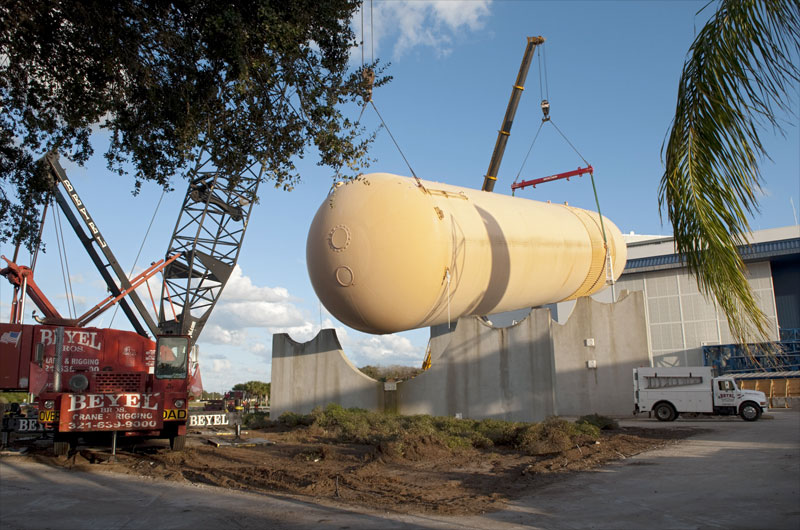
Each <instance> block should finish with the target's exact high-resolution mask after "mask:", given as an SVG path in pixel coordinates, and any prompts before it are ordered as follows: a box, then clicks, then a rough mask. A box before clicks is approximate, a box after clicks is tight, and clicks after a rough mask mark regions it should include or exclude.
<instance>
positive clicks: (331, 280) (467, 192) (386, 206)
mask: <svg viewBox="0 0 800 530" xmlns="http://www.w3.org/2000/svg"><path fill="white" fill-rule="evenodd" d="M603 228H604V229H605V235H606V240H607V242H608V250H609V255H610V262H611V269H612V274H613V277H614V279H615V280H616V279H617V278H618V277H619V275H620V274H621V273H622V269H623V268H624V267H625V260H626V256H627V251H626V247H625V242H624V241H623V239H622V234H621V233H620V231H619V229H618V228H617V227H616V226H615V225H614V224H613V223H612V222H611V221H609V220H608V219H607V218H603V222H602V226H601V221H600V216H599V215H598V214H597V213H595V212H590V211H587V210H582V209H579V208H574V207H571V206H567V205H561V204H550V203H544V202H539V201H532V200H529V199H522V198H518V197H510V196H508V195H500V194H496V193H489V192H484V191H480V190H473V189H469V188H462V187H458V186H451V185H448V184H441V183H437V182H429V181H425V180H417V179H414V178H408V177H402V176H398V175H390V174H387V173H373V174H370V175H364V176H362V177H360V178H358V179H357V180H354V181H350V182H347V183H339V184H338V185H337V186H335V187H334V189H333V190H332V191H331V193H330V194H329V196H328V197H327V199H326V200H325V202H323V204H322V205H321V206H320V208H319V210H318V211H317V214H316V215H315V216H314V220H313V221H312V223H311V228H310V229H309V232H308V240H307V242H306V262H307V264H308V273H309V276H310V278H311V284H312V285H313V287H314V291H316V293H317V296H318V297H319V299H320V301H321V302H322V304H323V305H324V306H325V308H326V309H327V310H328V311H330V312H331V314H332V315H334V316H335V317H336V318H338V319H339V320H340V321H342V322H343V323H345V324H346V325H348V326H350V327H352V328H355V329H358V330H361V331H364V332H367V333H376V334H383V333H394V332H397V331H404V330H408V329H415V328H420V327H426V326H432V325H436V324H442V323H446V322H449V321H455V320H456V319H457V318H459V317H462V316H467V315H489V314H492V313H499V312H503V311H510V310H514V309H520V308H523V307H533V306H539V305H542V304H547V303H551V302H559V301H563V300H571V299H574V298H578V297H580V296H586V295H590V294H593V293H595V292H597V291H599V290H601V289H603V288H604V287H605V286H606V284H607V279H608V276H607V272H606V263H607V261H606V252H605V246H604V238H603Z"/></svg>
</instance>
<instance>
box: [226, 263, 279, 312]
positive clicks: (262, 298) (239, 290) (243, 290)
mask: <svg viewBox="0 0 800 530" xmlns="http://www.w3.org/2000/svg"><path fill="white" fill-rule="evenodd" d="M221 299H224V300H225V301H226V302H242V301H259V302H273V303H274V302H286V301H288V300H289V291H288V290H286V289H285V288H283V287H256V286H255V285H253V282H252V280H250V278H249V277H248V276H245V275H244V274H243V273H242V268H241V267H240V266H239V265H236V266H235V267H234V268H233V272H232V273H231V276H230V278H228V283H227V284H225V290H224V291H223V295H222V297H221Z"/></svg>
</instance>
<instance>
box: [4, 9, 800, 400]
mask: <svg viewBox="0 0 800 530" xmlns="http://www.w3.org/2000/svg"><path fill="white" fill-rule="evenodd" d="M704 4H705V1H699V2H698V1H664V2H643V1H642V2H635V1H629V2H622V1H620V2H610V1H609V2H606V1H597V2H579V1H567V2H545V1H541V2H534V1H521V0H518V1H495V2H489V1H468V2H459V1H440V2H435V1H434V2H429V1H413V2H408V1H400V0H397V1H391V2H382V1H377V0H376V1H374V3H373V8H374V13H373V15H372V21H373V22H372V31H370V24H369V20H370V5H369V2H367V5H366V6H365V16H364V19H365V21H366V28H365V30H364V33H365V42H366V50H365V51H366V57H367V59H369V58H370V56H371V54H372V49H373V48H374V54H375V57H376V58H377V57H379V58H381V59H382V60H384V61H389V62H391V67H390V69H389V73H390V74H391V75H392V76H394V80H393V81H392V82H391V83H390V84H389V85H387V86H385V87H383V88H381V89H379V90H377V91H376V93H375V103H376V105H377V107H378V109H379V110H380V112H381V114H382V115H383V117H384V119H385V120H386V123H387V124H388V126H389V129H390V130H391V132H392V134H394V136H395V138H396V139H397V141H398V143H399V144H400V147H401V148H402V150H403V152H404V154H405V156H406V157H407V158H408V160H409V162H410V164H411V166H412V167H413V168H414V171H415V172H416V173H417V175H418V176H419V177H420V178H423V179H428V180H435V181H441V182H447V183H450V184H455V185H460V186H466V187H473V188H479V187H480V186H481V184H482V182H483V175H484V173H485V172H486V169H487V166H488V163H489V158H490V156H491V153H492V148H493V147H494V143H495V139H496V137H497V129H498V128H499V126H500V122H501V120H502V117H503V114H504V112H505V108H506V104H507V103H508V98H509V95H510V92H511V87H512V84H513V82H514V80H515V78H516V75H517V71H518V69H519V64H520V60H521V57H522V53H523V51H524V48H525V43H526V37H527V36H529V35H542V36H544V37H545V38H546V39H547V43H546V45H545V56H546V65H547V69H546V72H547V84H546V86H547V95H548V96H549V101H550V103H551V116H552V119H553V121H554V122H555V123H556V125H558V127H559V128H560V129H561V130H562V131H563V132H564V133H565V134H566V135H567V137H568V138H569V139H570V141H571V142H572V143H573V144H574V145H575V147H576V148H577V149H578V150H579V151H580V152H581V154H582V155H583V157H584V158H586V159H587V160H588V161H589V162H590V163H591V164H592V165H593V166H594V168H595V178H596V181H597V187H598V194H599V199H600V205H601V208H602V210H603V213H604V214H605V215H606V216H607V217H609V218H610V219H612V220H613V221H614V222H615V223H616V224H617V226H619V227H620V229H621V230H622V231H623V232H630V231H635V232H636V233H644V234H669V233H670V232H671V228H670V227H669V226H668V225H663V224H662V222H661V219H660V217H659V212H658V202H657V188H658V182H659V179H660V177H661V174H662V171H663V166H662V162H661V155H660V152H661V144H662V141H663V140H664V136H665V134H666V132H667V129H668V126H669V124H670V120H671V118H672V115H673V112H674V106H675V97H676V93H677V84H678V79H679V76H680V72H681V67H682V65H683V62H684V59H685V56H686V52H687V51H688V49H689V46H690V44H691V42H692V40H693V38H694V35H695V32H696V31H699V30H700V28H701V27H702V25H703V23H704V21H705V19H706V17H707V16H708V15H709V12H708V11H704V12H702V13H700V14H697V12H698V10H700V9H701V8H702V7H703V5H704ZM712 8H713V6H712ZM354 27H355V28H356V29H357V31H359V32H360V31H361V23H360V17H356V19H355V20H354ZM360 62H361V50H360V49H356V50H354V51H353V64H354V65H357V64H360ZM542 84H544V83H542ZM539 87H540V76H539V65H538V62H537V61H534V63H533V65H532V67H531V70H530V73H529V75H528V79H527V82H526V91H525V93H524V95H523V97H522V101H521V103H520V107H519V110H518V112H517V116H516V120H515V122H514V128H513V130H512V134H511V138H510V140H509V143H508V147H507V149H506V153H505V158H504V161H503V165H502V167H501V170H500V174H499V180H498V183H497V185H496V188H495V192H497V193H510V185H511V183H512V182H513V181H514V179H515V177H516V176H517V174H518V172H519V171H520V168H521V165H522V161H523V159H524V157H525V153H526V152H527V150H528V148H529V147H530V144H531V141H532V140H533V136H534V134H535V133H536V130H537V128H538V127H539V123H540V120H541V111H540V110H539V103H540V99H541V95H540V88H539ZM795 93H796V94H797V93H798V92H797V90H796V91H795ZM792 104H793V106H794V108H797V98H795V100H794V101H793V102H792ZM784 119H785V120H787V123H788V125H787V131H786V132H787V134H786V136H785V137H782V136H779V135H774V134H772V132H771V131H765V132H764V133H763V140H764V141H765V145H766V147H767V150H768V152H769V154H770V156H771V158H772V160H771V161H770V160H766V161H764V162H763V164H762V173H763V176H764V180H765V185H764V190H763V194H762V196H761V199H760V201H761V213H760V214H759V215H756V216H755V217H754V218H753V219H752V227H753V229H765V228H772V227H778V226H786V225H791V224H795V223H796V217H795V215H796V214H794V213H793V207H794V209H795V210H797V211H800V197H799V196H800V177H798V175H800V139H799V138H798V128H797V123H795V122H794V120H793V119H790V118H789V117H788V116H786V117H784ZM362 123H363V124H364V125H366V126H367V127H369V128H375V127H377V126H378V125H379V121H378V118H377V116H376V115H375V113H374V111H372V110H371V109H367V111H366V112H365V113H364V117H363V119H362ZM265 126H268V124H265ZM95 141H96V144H95V147H96V152H97V155H96V156H95V157H94V158H93V159H92V160H91V162H90V163H89V164H88V165H87V167H86V168H79V167H77V166H75V165H72V164H68V163H67V162H66V161H64V160H62V163H64V164H65V167H66V169H67V172H68V174H69V175H70V177H71V178H72V180H73V182H74V183H75V185H76V187H77V189H78V191H79V192H80V193H81V195H82V197H83V199H84V201H85V203H86V204H87V205H88V207H89V209H90V211H91V213H92V214H93V216H94V218H95V220H96V221H97V223H98V224H99V226H100V229H101V230H102V232H103V234H104V235H105V238H106V240H107V241H108V242H109V243H110V245H111V248H112V249H113V250H114V252H115V253H116V255H117V257H118V259H119V260H120V262H121V263H122V265H123V268H125V269H126V270H128V269H130V267H131V266H132V265H133V263H134V259H135V257H136V254H137V252H138V250H139V246H140V245H141V243H142V239H143V237H144V233H145V230H146V228H147V225H148V224H149V222H150V219H151V217H152V216H153V213H154V211H155V208H156V204H157V202H158V200H159V197H160V196H161V191H160V189H157V187H156V186H145V189H144V190H143V192H142V193H141V194H140V196H138V197H133V196H132V195H131V193H130V192H131V190H132V189H133V183H132V180H131V179H129V178H125V177H118V176H115V175H112V174H111V173H110V172H109V171H107V170H106V169H105V165H104V160H103V158H102V156H101V154H102V152H103V147H104V143H105V141H106V140H105V138H104V137H103V136H102V135H101V134H98V135H95ZM371 156H372V158H374V159H376V161H375V162H374V163H373V165H372V167H371V168H370V170H371V171H381V172H389V173H397V174H401V175H409V174H410V172H409V170H408V168H407V167H406V165H405V162H404V161H403V159H402V157H401V156H400V154H399V153H398V151H397V149H396V148H395V146H394V144H393V143H392V141H391V139H390V138H389V136H388V134H387V132H386V130H381V131H380V132H379V134H378V138H377V141H376V143H375V145H374V148H373V150H372V153H371ZM315 162H316V161H315V160H313V157H308V158H307V159H304V160H301V161H299V167H300V168H301V170H302V173H303V182H302V183H301V184H300V185H299V186H298V187H297V188H296V189H295V190H294V191H292V192H288V193H287V192H283V191H279V190H275V189H273V188H271V187H270V186H269V185H268V184H267V185H264V186H262V187H261V202H260V204H258V205H257V206H256V207H255V209H254V211H253V215H252V218H251V223H250V226H249V228H248V232H247V236H246V239H245V242H244V246H243V250H242V252H241V257H240V261H239V264H240V268H239V269H238V270H237V271H236V273H235V274H234V277H233V278H232V280H231V281H230V282H229V285H228V287H227V288H226V291H225V293H224V294H223V295H222V298H221V300H220V302H219V304H218V306H217V308H216V310H215V312H214V314H213V316H212V317H211V319H210V321H209V323H208V324H207V326H206V328H205V330H204V332H203V334H202V335H201V337H200V340H199V342H198V343H199V345H200V360H201V366H202V372H203V381H204V383H205V387H206V389H207V390H212V391H222V390H226V389H229V388H230V387H231V386H232V385H233V384H235V383H238V382H243V381H248V380H252V379H258V380H263V381H269V380H270V359H271V344H272V334H273V333H275V332H284V331H288V332H289V333H290V334H291V336H292V337H293V338H294V339H295V340H299V341H304V340H309V339H310V338H312V337H313V336H314V334H316V332H317V331H318V330H319V329H320V325H322V327H336V328H337V330H338V332H339V336H340V338H341V340H342V343H343V345H344V347H345V350H346V353H347V354H348V356H349V357H350V358H351V360H353V362H354V363H355V364H356V365H357V366H363V365H365V364H381V365H390V364H405V365H417V364H420V363H421V362H422V358H423V356H424V350H425V346H426V343H427V338H428V332H427V330H416V331H411V332H405V333H402V334H397V335H387V336H370V335H365V334H362V333H359V332H356V331H354V330H351V329H347V328H345V327H344V326H343V325H342V324H341V323H339V322H337V321H336V320H335V319H334V318H333V317H331V316H330V315H329V314H328V313H327V312H326V311H325V310H324V308H321V307H320V305H319V302H318V300H317V298H316V296H315V294H314V292H313V290H312V288H311V285H310V282H309V280H308V275H307V272H306V266H305V240H306V234H307V231H308V227H309V225H310V223H311V219H312V217H313V215H314V213H315V212H316V210H317V208H318V207H319V205H320V204H321V203H322V202H323V200H324V199H325V196H326V195H327V193H328V190H329V188H330V185H331V178H330V174H331V172H330V171H329V170H327V169H326V168H321V167H318V166H317V165H316V164H315ZM579 165H582V161H581V159H580V158H579V157H578V155H576V154H575V153H574V151H573V150H572V148H570V147H569V145H567V144H566V142H565V141H564V140H563V139H562V138H561V137H560V136H559V135H558V134H557V132H556V130H555V129H554V128H552V127H550V126H549V125H548V126H546V127H544V128H543V130H542V132H541V134H540V136H539V138H538V140H537V142H536V145H535V147H534V149H533V152H532V153H531V156H530V158H529V159H528V161H527V163H526V165H525V167H524V169H523V170H522V172H521V174H520V178H521V179H530V178H535V177H540V176H546V175H550V174H553V173H558V172H562V171H567V170H571V169H575V168H577V167H578V166H579ZM174 185H175V188H176V192H174V193H172V194H169V195H167V196H165V197H164V200H163V202H162V204H161V207H160V208H159V210H158V212H157V214H156V218H155V223H154V228H153V230H152V232H151V235H150V237H149V238H148V240H147V242H146V243H145V246H144V248H143V250H142V257H141V258H140V259H139V262H138V264H137V266H136V268H135V269H136V272H139V271H141V270H142V268H143V267H145V266H147V265H148V264H149V263H150V262H151V261H155V260H157V259H159V258H161V257H163V255H164V252H165V251H166V248H167V244H168V242H169V238H170V236H171V233H172V229H173V227H174V223H175V220H176V217H177V214H178V211H179V208H180V203H181V201H182V199H183V194H184V192H185V184H184V183H183V182H181V181H177V180H176V181H175V182H174ZM519 195H521V196H523V197H526V198H531V199H536V200H551V201H553V202H564V201H568V202H569V204H571V205H575V206H579V207H584V208H588V209H595V205H594V198H593V195H592V189H591V184H590V182H589V180H588V178H581V179H578V178H576V179H571V181H570V182H563V181H562V182H555V183H549V184H546V185H543V186H540V187H537V188H536V189H535V190H533V189H526V190H524V191H522V192H521V193H519ZM49 217H50V220H49V221H48V223H47V227H46V230H45V241H46V242H47V252H46V254H44V255H42V256H40V258H39V263H38V264H37V271H36V279H37V282H38V283H39V284H40V286H41V287H42V288H43V290H44V291H45V293H47V294H48V296H50V298H51V299H52V300H53V301H54V303H55V304H56V305H57V307H58V308H59V310H60V311H61V312H62V313H63V314H67V313H68V311H67V303H66V295H65V294H64V293H65V288H64V282H63V281H62V269H61V266H60V265H59V256H58V248H57V244H56V238H55V229H54V224H53V216H52V215H50V214H49ZM64 230H65V231H67V232H68V231H69V229H68V228H66V227H65V229H64ZM65 240H66V246H67V254H68V258H69V263H70V270H69V273H70V277H71V278H72V289H73V292H74V293H75V295H76V302H75V305H76V306H77V312H78V314H81V313H83V312H84V311H85V310H86V309H88V308H89V307H91V306H92V305H94V304H95V303H97V302H98V301H100V300H101V299H102V298H104V297H105V287H104V285H103V283H102V281H101V280H100V277H99V275H98V274H97V272H96V271H95V269H94V267H93V266H92V265H91V263H90V262H89V261H88V259H87V258H86V257H85V256H84V254H85V252H84V250H83V248H82V247H81V246H80V244H79V243H78V242H77V240H76V239H75V238H74V236H72V235H71V234H69V233H66V234H65ZM2 253H3V254H5V255H7V256H10V255H12V254H13V249H12V248H10V246H8V245H4V247H3V249H2ZM28 259H29V258H28V256H27V255H26V254H24V253H23V254H22V255H21V256H20V259H19V260H18V261H19V262H20V263H21V264H27V260H28ZM10 297H11V288H10V286H9V285H8V284H7V283H6V284H2V285H0V301H2V302H1V304H0V319H3V320H4V321H7V319H8V302H9V300H10ZM32 307H33V306H32V305H28V308H27V309H26V313H27V319H26V323H31V319H30V309H31V308H32ZM93 325H96V326H99V327H105V326H109V325H111V326H113V327H119V328H123V329H124V328H127V327H128V326H127V322H126V321H125V319H124V317H123V315H122V314H121V312H120V313H119V314H117V315H116V318H115V319H114V320H113V322H111V312H109V313H107V314H105V315H103V317H101V319H98V320H96V321H95V322H94V323H93Z"/></svg>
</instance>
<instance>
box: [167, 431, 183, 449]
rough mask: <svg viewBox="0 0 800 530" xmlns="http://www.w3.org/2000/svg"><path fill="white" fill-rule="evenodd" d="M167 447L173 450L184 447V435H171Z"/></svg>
mask: <svg viewBox="0 0 800 530" xmlns="http://www.w3.org/2000/svg"><path fill="white" fill-rule="evenodd" d="M169 447H170V449H172V450H173V451H183V450H184V449H186V435H185V434H179V435H176V436H172V437H171V438H170V439H169Z"/></svg>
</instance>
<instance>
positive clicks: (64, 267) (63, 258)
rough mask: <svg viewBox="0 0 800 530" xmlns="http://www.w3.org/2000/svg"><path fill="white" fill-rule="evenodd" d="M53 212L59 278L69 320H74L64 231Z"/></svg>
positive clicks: (75, 312)
mask: <svg viewBox="0 0 800 530" xmlns="http://www.w3.org/2000/svg"><path fill="white" fill-rule="evenodd" d="M54 210H55V212H56V215H55V216H54V217H53V222H54V226H55V232H56V245H57V247H58V261H59V263H60V264H61V278H62V280H63V281H64V293H65V296H66V298H67V312H68V313H69V317H70V318H74V317H75V316H77V314H78V312H77V311H76V310H75V296H74V294H73V292H72V278H70V272H69V259H68V258H67V245H66V243H65V242H64V230H63V225H62V224H61V214H60V213H59V212H58V210H56V209H55V208H54ZM62 247H63V251H62ZM62 254H63V255H62ZM65 271H66V275H65ZM70 304H71V305H70Z"/></svg>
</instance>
